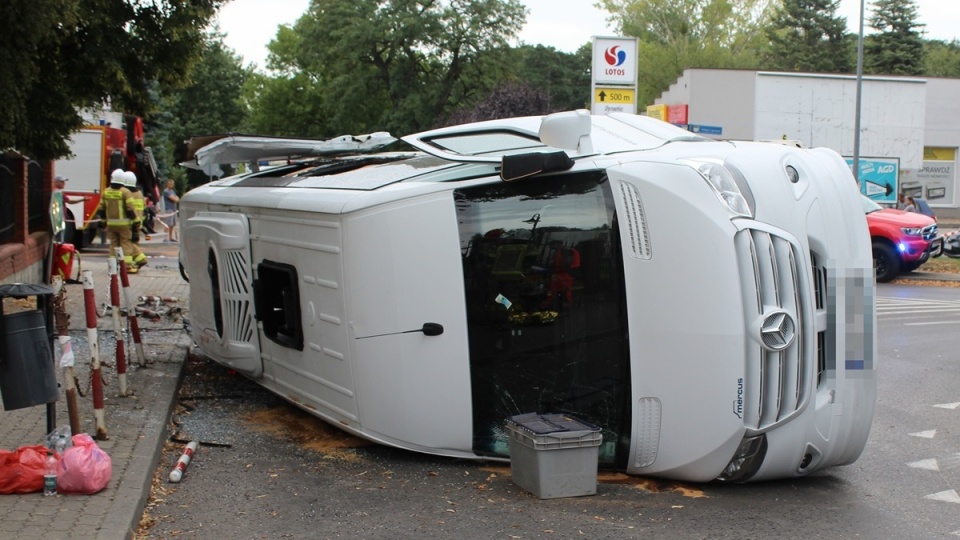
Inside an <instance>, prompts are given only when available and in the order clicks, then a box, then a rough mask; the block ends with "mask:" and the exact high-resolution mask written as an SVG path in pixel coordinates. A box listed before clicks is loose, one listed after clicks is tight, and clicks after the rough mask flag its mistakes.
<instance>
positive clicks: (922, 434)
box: [910, 429, 937, 439]
mask: <svg viewBox="0 0 960 540" xmlns="http://www.w3.org/2000/svg"><path fill="white" fill-rule="evenodd" d="M910 436H912V437H923V438H924V439H932V438H934V437H936V436H937V430H935V429H931V430H929V431H918V432H916V433H911V434H910Z"/></svg>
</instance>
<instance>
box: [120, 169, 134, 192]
mask: <svg viewBox="0 0 960 540" xmlns="http://www.w3.org/2000/svg"><path fill="white" fill-rule="evenodd" d="M123 175H124V177H126V179H127V187H128V188H131V189H133V188H135V187H137V173H135V172H133V171H127V172H125V173H123Z"/></svg>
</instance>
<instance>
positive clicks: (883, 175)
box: [844, 157, 900, 204]
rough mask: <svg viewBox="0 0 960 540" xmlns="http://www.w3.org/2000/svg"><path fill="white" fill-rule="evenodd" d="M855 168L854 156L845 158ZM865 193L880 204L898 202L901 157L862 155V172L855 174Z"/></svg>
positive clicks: (862, 191) (861, 190) (861, 189)
mask: <svg viewBox="0 0 960 540" xmlns="http://www.w3.org/2000/svg"><path fill="white" fill-rule="evenodd" d="M844 159H846V160H847V165H849V166H850V169H851V170H852V169H853V158H852V157H847V158H844ZM855 176H856V177H857V180H858V181H859V182H860V193H863V194H864V195H866V196H867V197H869V198H870V199H871V200H873V201H874V202H877V203H879V204H896V203H897V193H898V192H899V191H900V186H899V178H900V158H877V157H861V158H860V174H857V175H855Z"/></svg>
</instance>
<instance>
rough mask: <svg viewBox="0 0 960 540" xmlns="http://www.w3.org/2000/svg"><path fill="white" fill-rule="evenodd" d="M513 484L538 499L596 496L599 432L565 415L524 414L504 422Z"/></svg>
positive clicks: (592, 426)
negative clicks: (508, 444)
mask: <svg viewBox="0 0 960 540" xmlns="http://www.w3.org/2000/svg"><path fill="white" fill-rule="evenodd" d="M506 428H507V432H508V433H509V435H510V469H511V474H512V476H513V482H514V483H515V484H517V485H518V486H520V487H522V488H524V489H526V490H527V491H529V492H531V493H533V494H534V495H536V496H537V497H539V498H541V499H554V498H559V497H580V496H583V495H594V494H596V492H597V461H598V456H599V446H600V443H601V442H602V440H603V436H602V434H601V433H600V428H599V427H597V426H595V425H593V424H590V423H588V422H585V421H583V420H580V419H578V418H575V417H573V416H570V415H566V414H539V413H528V414H521V415H518V416H512V417H510V418H508V419H507V421H506Z"/></svg>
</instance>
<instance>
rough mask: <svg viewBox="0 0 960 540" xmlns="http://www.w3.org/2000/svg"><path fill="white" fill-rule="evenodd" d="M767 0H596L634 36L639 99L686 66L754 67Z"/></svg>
mask: <svg viewBox="0 0 960 540" xmlns="http://www.w3.org/2000/svg"><path fill="white" fill-rule="evenodd" d="M770 3H771V0H600V2H599V4H598V5H600V6H601V7H603V8H605V9H606V10H608V11H609V12H610V13H611V16H612V20H613V22H614V24H615V26H616V30H617V32H618V33H619V34H620V35H623V36H636V37H638V38H639V41H640V43H639V51H638V66H637V73H638V79H639V86H638V88H637V93H638V102H639V105H641V106H642V105H643V104H644V103H652V102H653V100H654V98H655V97H656V96H659V95H660V93H661V92H662V91H663V90H664V89H665V88H667V87H669V86H670V84H672V83H673V82H675V81H676V80H677V77H679V76H680V74H681V73H683V70H684V69H686V68H690V67H715V68H756V67H758V63H759V55H760V52H761V51H762V50H763V47H764V46H765V42H764V41H763V32H762V31H761V28H762V27H763V25H764V24H765V22H766V20H767V16H768V13H769V9H768V8H769V5H770Z"/></svg>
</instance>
